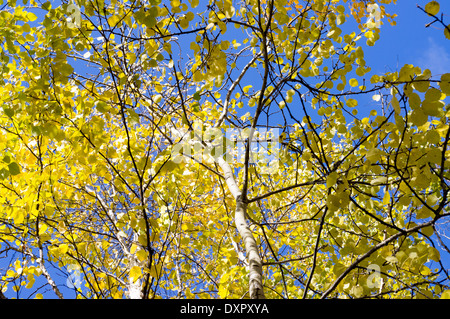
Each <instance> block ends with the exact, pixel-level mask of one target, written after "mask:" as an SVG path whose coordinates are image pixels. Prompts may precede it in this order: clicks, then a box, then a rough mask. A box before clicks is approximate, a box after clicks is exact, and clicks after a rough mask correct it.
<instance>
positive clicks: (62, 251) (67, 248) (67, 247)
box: [59, 244, 69, 254]
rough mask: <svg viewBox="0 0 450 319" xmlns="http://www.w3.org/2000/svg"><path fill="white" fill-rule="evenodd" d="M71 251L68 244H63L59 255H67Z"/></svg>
mask: <svg viewBox="0 0 450 319" xmlns="http://www.w3.org/2000/svg"><path fill="white" fill-rule="evenodd" d="M68 250H69V245H67V244H61V245H59V253H60V254H65V253H66V252H67V251H68Z"/></svg>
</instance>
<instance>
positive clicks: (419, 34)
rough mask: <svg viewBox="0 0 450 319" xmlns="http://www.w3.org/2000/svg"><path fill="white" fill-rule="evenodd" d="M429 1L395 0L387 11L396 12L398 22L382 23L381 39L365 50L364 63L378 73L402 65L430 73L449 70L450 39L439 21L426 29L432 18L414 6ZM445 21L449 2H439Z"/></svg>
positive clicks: (449, 19) (448, 16)
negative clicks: (412, 65)
mask: <svg viewBox="0 0 450 319" xmlns="http://www.w3.org/2000/svg"><path fill="white" fill-rule="evenodd" d="M428 2H429V1H428V0H417V1H411V0H398V1H397V4H396V5H388V6H387V10H388V12H391V13H396V14H397V15H398V17H397V18H396V21H397V25H396V26H391V25H390V24H388V23H385V24H384V25H383V26H382V27H381V34H380V40H378V42H377V44H376V45H375V46H374V47H370V48H367V49H366V50H365V57H366V62H367V64H368V65H370V66H371V67H372V71H375V72H377V73H379V72H380V73H381V72H386V71H396V70H399V69H400V68H401V67H402V66H403V65H404V64H414V65H417V66H420V67H425V68H429V69H430V70H431V71H432V74H433V75H437V74H442V73H448V72H450V40H448V39H446V38H445V36H444V32H443V30H444V27H443V26H442V25H440V24H438V23H435V24H433V25H432V26H430V27H428V28H426V27H425V25H426V24H427V23H429V22H431V21H432V20H433V19H432V18H431V17H429V16H428V15H427V14H425V13H424V12H422V11H421V10H420V9H419V8H417V5H420V6H421V7H425V5H426V4H427V3H428ZM439 2H440V5H441V12H443V13H447V14H444V21H445V22H446V23H447V24H450V1H439Z"/></svg>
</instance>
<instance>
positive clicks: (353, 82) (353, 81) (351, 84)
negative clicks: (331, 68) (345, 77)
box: [348, 79, 358, 87]
mask: <svg viewBox="0 0 450 319" xmlns="http://www.w3.org/2000/svg"><path fill="white" fill-rule="evenodd" d="M348 83H349V84H350V86H351V87H355V86H358V80H357V79H351V80H350V81H348Z"/></svg>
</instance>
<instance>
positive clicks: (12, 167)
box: [8, 162, 20, 175]
mask: <svg viewBox="0 0 450 319" xmlns="http://www.w3.org/2000/svg"><path fill="white" fill-rule="evenodd" d="M8 168H9V172H10V173H11V175H17V174H20V167H19V165H17V163H16V162H12V163H9V164H8Z"/></svg>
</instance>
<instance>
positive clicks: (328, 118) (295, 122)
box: [0, 0, 450, 298]
mask: <svg viewBox="0 0 450 319" xmlns="http://www.w3.org/2000/svg"><path fill="white" fill-rule="evenodd" d="M4 2H5V1H4ZM394 3H395V1H387V0H385V1H356V0H353V1H350V0H347V1H338V0H331V1H330V0H290V1H287V0H276V1H275V0H265V1H263V0H245V1H241V2H236V1H231V0H210V1H209V2H208V1H199V0H189V1H181V0H172V1H161V0H134V1H127V0H113V1H103V0H99V1H90V0H77V1H74V2H68V1H65V0H63V1H62V2H60V3H58V2H57V3H55V2H49V1H47V2H38V1H35V0H28V1H27V0H24V1H23V3H22V2H20V3H19V2H17V3H16V1H8V3H6V2H5V3H4V4H3V7H2V11H1V12H0V26H1V31H0V32H1V34H2V36H1V38H0V43H1V46H0V63H1V69H0V72H1V74H2V76H1V80H0V81H1V87H0V99H1V108H0V204H1V210H0V271H1V273H0V276H1V277H0V291H1V292H2V294H1V295H2V296H3V295H4V296H6V297H18V298H28V297H32V298H42V297H50V298H54V297H59V298H69V297H72V298H73V297H76V298H440V297H448V296H449V292H448V291H450V290H449V289H450V288H449V280H448V273H447V270H446V269H445V267H444V265H443V264H442V263H441V258H443V256H441V255H440V253H439V251H438V249H437V245H438V244H439V243H440V244H441V245H444V242H443V239H442V236H441V235H440V234H439V232H437V231H436V225H437V223H438V222H440V221H443V220H445V219H446V218H448V215H449V212H448V205H449V198H448V196H449V190H450V188H449V168H450V160H449V152H450V149H449V142H450V126H449V124H450V113H449V112H450V110H449V108H448V105H447V103H448V95H450V70H449V73H446V74H439V75H438V74H431V72H430V71H429V70H427V69H423V68H421V66H413V65H404V66H401V67H399V69H398V70H397V71H393V72H387V73H385V74H373V72H371V68H370V65H367V64H366V61H365V59H364V50H365V48H366V47H367V46H374V45H377V40H378V39H379V37H380V31H379V30H380V28H381V27H382V25H383V23H388V22H389V23H391V24H395V15H393V14H390V13H389V6H392V5H394ZM422 10H423V11H424V12H425V13H428V17H429V18H430V22H432V23H436V25H437V24H439V25H440V26H441V28H442V30H443V32H444V33H445V34H443V35H442V41H447V39H446V37H447V38H448V37H449V36H448V35H449V34H450V33H448V29H447V27H445V21H444V20H443V18H442V16H440V14H439V12H440V11H439V10H440V9H439V4H438V3H437V2H436V1H431V2H430V3H429V4H428V5H427V6H425V7H424V8H422ZM425 13H424V14H425ZM355 20H356V22H357V23H356V24H355ZM433 21H434V22H433ZM355 25H356V27H355ZM430 32H435V30H430ZM368 99H369V100H370V101H371V102H373V103H370V106H367V105H368V103H366V102H364V101H367V100H368ZM244 129H248V130H247V131H246V132H248V134H247V135H245V136H244V137H243V140H241V141H235V140H231V141H230V139H229V138H228V137H227V136H226V135H225V132H227V131H229V130H237V131H239V130H244ZM263 130H265V131H272V132H275V130H277V132H278V135H276V139H275V138H274V139H273V140H270V141H268V142H267V141H266V144H260V145H263V147H262V149H261V148H260V149H259V150H260V151H261V152H263V151H264V148H269V146H270V145H278V148H277V151H278V153H277V154H276V155H277V156H272V157H269V160H267V161H265V162H264V161H256V162H255V161H252V160H251V159H252V156H253V155H254V152H255V151H254V148H253V146H255V145H257V144H255V143H256V142H255V141H256V135H255V134H256V133H255V132H261V131H263ZM221 134H222V135H221ZM214 136H215V137H217V136H220V141H222V142H227V143H231V145H235V146H236V148H239V147H240V149H239V150H238V151H240V154H241V155H242V156H241V157H240V158H238V157H234V155H233V157H231V158H230V157H227V156H225V154H224V153H221V152H222V151H227V150H226V149H224V148H217V147H216V148H215V151H212V149H213V148H214V145H215V144H214V143H215V142H217V139H216V140H215V141H214ZM227 138H228V140H227ZM180 143H184V144H183V148H180V147H179V146H180V145H181V144H180ZM227 143H225V144H227ZM233 143H234V144H233ZM271 143H276V144H271ZM220 145H222V144H220ZM227 145H230V144H227ZM175 150H176V151H175ZM181 150H183V152H184V153H183V152H182V151H181ZM186 150H188V152H186ZM235 150H236V149H235ZM269 153H270V152H269ZM264 154H266V155H267V156H269V155H270V154H268V153H264ZM74 277H76V278H77V279H78V280H79V282H77V284H72V285H71V284H69V283H68V282H67V281H66V279H67V278H74ZM61 278H62V279H61Z"/></svg>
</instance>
